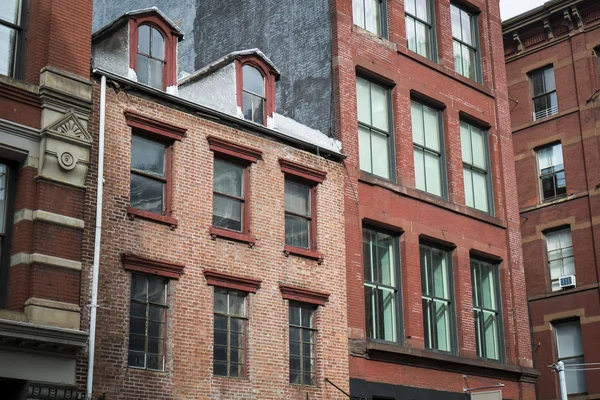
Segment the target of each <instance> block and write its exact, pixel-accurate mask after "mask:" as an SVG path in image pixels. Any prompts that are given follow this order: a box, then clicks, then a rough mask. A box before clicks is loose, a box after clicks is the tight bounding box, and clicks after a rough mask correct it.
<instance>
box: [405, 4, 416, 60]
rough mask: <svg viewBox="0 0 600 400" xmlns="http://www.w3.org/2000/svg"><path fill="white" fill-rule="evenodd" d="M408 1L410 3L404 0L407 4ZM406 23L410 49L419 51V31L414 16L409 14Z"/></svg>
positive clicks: (407, 40)
mask: <svg viewBox="0 0 600 400" xmlns="http://www.w3.org/2000/svg"><path fill="white" fill-rule="evenodd" d="M408 3H409V1H405V2H404V4H405V6H406V4H408ZM404 23H405V25H406V42H407V45H408V48H409V50H412V51H414V52H416V51H417V32H416V30H415V20H414V19H413V18H412V17H410V16H408V15H407V16H406V18H405V22H404Z"/></svg>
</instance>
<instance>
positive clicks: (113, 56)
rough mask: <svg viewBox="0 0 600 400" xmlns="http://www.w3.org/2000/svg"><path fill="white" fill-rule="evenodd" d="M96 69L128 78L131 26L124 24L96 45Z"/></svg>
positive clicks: (94, 50)
mask: <svg viewBox="0 0 600 400" xmlns="http://www.w3.org/2000/svg"><path fill="white" fill-rule="evenodd" d="M92 49H93V52H94V54H93V57H94V68H102V69H104V70H107V71H110V72H114V73H115V74H118V75H121V76H124V77H127V76H128V72H129V24H123V25H122V26H121V27H120V28H119V29H118V30H117V31H116V32H115V33H113V34H112V35H107V36H106V37H104V39H103V40H101V41H99V42H98V43H96V44H95V45H94V47H93V48H92Z"/></svg>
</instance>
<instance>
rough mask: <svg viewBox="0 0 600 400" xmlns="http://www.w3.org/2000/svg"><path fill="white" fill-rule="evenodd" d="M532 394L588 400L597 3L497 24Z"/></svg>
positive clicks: (597, 306) (551, 5)
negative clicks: (556, 368)
mask: <svg viewBox="0 0 600 400" xmlns="http://www.w3.org/2000/svg"><path fill="white" fill-rule="evenodd" d="M503 33H504V50H505V57H506V70H507V81H508V87H509V101H510V108H511V120H512V131H513V143H514V153H515V165H516V169H517V170H518V171H519V175H518V179H517V187H518V192H519V210H520V214H521V231H522V236H523V254H524V260H525V271H526V280H527V296H528V302H529V311H530V315H531V326H532V333H533V344H534V349H535V361H536V365H537V368H538V369H539V371H540V374H541V375H540V379H539V384H538V397H539V398H540V399H554V398H559V397H560V393H559V387H558V382H557V378H556V374H555V372H553V371H552V370H551V369H550V368H549V367H548V366H549V365H551V364H554V363H556V362H558V361H563V362H564V363H565V364H566V370H567V373H566V380H567V392H568V394H569V396H572V395H573V396H578V397H580V398H595V397H597V396H598V393H600V386H599V385H600V383H599V381H600V380H599V379H598V378H600V374H599V373H598V372H600V371H596V370H593V369H589V368H592V367H593V366H589V365H584V364H586V363H594V362H598V359H599V358H600V355H599V350H598V349H599V348H600V347H599V344H600V342H599V336H598V329H599V327H600V325H599V324H600V298H599V289H598V282H599V279H598V273H599V269H598V268H599V265H598V258H597V254H598V250H599V247H598V245H599V243H600V242H599V241H598V237H599V236H598V235H599V234H600V232H599V230H598V226H597V220H596V219H595V218H596V215H597V214H598V208H599V207H600V203H598V199H597V196H596V194H597V192H598V182H599V173H600V172H599V164H598V157H597V154H598V146H599V145H598V133H599V132H600V131H599V129H600V108H599V104H600V100H599V99H598V93H599V92H600V89H599V88H600V63H599V62H598V59H599V58H598V54H600V53H599V51H600V4H598V2H596V1H552V2H547V3H545V4H544V5H543V6H541V7H539V8H536V9H533V10H531V11H529V12H527V13H524V14H522V15H519V16H516V17H514V18H512V19H510V20H508V21H505V22H504V24H503Z"/></svg>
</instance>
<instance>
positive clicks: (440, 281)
mask: <svg viewBox="0 0 600 400" xmlns="http://www.w3.org/2000/svg"><path fill="white" fill-rule="evenodd" d="M448 264H449V257H448V254H447V252H446V251H444V250H441V249H438V248H435V247H431V246H428V245H421V289H422V293H423V294H422V300H423V329H424V333H425V347H426V348H428V349H433V350H439V351H445V352H452V351H453V346H452V338H453V329H454V316H453V315H452V286H451V278H450V274H451V269H450V268H449V266H448Z"/></svg>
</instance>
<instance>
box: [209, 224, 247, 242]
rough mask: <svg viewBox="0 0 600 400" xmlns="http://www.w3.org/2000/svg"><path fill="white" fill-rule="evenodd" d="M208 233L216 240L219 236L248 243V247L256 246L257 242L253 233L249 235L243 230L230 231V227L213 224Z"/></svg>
mask: <svg viewBox="0 0 600 400" xmlns="http://www.w3.org/2000/svg"><path fill="white" fill-rule="evenodd" d="M208 233H210V236H211V238H212V239H213V240H216V239H217V238H218V237H221V238H225V239H231V240H235V241H237V242H242V243H247V244H248V247H254V245H255V244H256V238H255V237H254V236H252V235H248V234H246V233H242V232H235V231H230V230H228V229H223V228H217V227H216V226H211V227H210V228H209V229H208Z"/></svg>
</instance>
